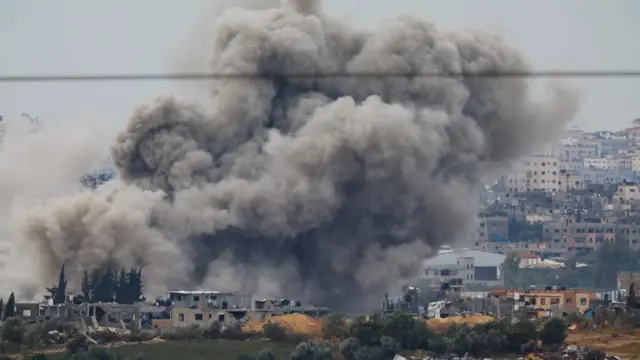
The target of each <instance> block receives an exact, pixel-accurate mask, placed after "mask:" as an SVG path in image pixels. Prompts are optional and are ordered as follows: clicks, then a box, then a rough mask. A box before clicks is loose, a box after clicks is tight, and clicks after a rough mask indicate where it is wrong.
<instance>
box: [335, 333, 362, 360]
mask: <svg viewBox="0 0 640 360" xmlns="http://www.w3.org/2000/svg"><path fill="white" fill-rule="evenodd" d="M361 347H362V346H361V345H360V340H358V338H355V337H350V338H348V339H346V340H344V341H343V342H341V343H340V347H339V351H340V355H342V357H344V358H345V360H356V357H355V355H356V353H357V352H358V350H360V348H361Z"/></svg>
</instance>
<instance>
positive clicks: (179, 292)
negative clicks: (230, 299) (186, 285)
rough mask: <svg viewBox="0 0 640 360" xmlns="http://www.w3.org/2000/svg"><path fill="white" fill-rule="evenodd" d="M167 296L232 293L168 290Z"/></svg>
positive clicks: (229, 293)
mask: <svg viewBox="0 0 640 360" xmlns="http://www.w3.org/2000/svg"><path fill="white" fill-rule="evenodd" d="M169 294H180V295H232V294H234V293H232V292H223V291H217V290H170V291H169Z"/></svg>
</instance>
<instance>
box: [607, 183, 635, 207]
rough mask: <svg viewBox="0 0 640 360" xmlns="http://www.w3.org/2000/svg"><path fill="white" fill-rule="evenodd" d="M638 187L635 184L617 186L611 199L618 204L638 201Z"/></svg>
mask: <svg viewBox="0 0 640 360" xmlns="http://www.w3.org/2000/svg"><path fill="white" fill-rule="evenodd" d="M639 189H640V187H639V186H638V184H636V183H623V184H620V185H618V189H617V190H616V193H615V194H614V196H613V198H614V200H616V201H620V202H625V203H626V202H629V201H632V200H638V199H640V191H639Z"/></svg>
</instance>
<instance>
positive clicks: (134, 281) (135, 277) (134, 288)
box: [127, 268, 145, 304]
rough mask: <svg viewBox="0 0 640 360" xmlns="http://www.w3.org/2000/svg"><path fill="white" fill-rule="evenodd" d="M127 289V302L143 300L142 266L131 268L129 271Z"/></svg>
mask: <svg viewBox="0 0 640 360" xmlns="http://www.w3.org/2000/svg"><path fill="white" fill-rule="evenodd" d="M128 281H129V290H128V294H129V295H128V298H127V300H128V301H129V304H133V303H136V302H142V301H145V298H144V296H143V295H142V294H143V291H144V288H143V286H142V268H140V269H138V270H136V269H134V268H131V270H130V271H129V279H128Z"/></svg>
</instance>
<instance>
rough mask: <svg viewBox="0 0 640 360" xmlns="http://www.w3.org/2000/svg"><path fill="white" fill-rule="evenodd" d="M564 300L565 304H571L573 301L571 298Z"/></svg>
mask: <svg viewBox="0 0 640 360" xmlns="http://www.w3.org/2000/svg"><path fill="white" fill-rule="evenodd" d="M564 302H565V303H566V304H572V303H573V300H572V299H566V300H565V301H564Z"/></svg>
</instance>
